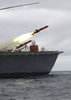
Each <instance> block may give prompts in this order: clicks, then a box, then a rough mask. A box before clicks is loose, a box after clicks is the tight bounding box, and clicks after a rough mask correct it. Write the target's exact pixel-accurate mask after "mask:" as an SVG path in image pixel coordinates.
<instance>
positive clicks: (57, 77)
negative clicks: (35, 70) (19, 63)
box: [0, 71, 71, 100]
mask: <svg viewBox="0 0 71 100" xmlns="http://www.w3.org/2000/svg"><path fill="white" fill-rule="evenodd" d="M0 100H71V71H52V72H51V73H50V74H49V75H43V76H34V77H24V78H17V79H16V78H15V79H10V78H9V79H4V78H3V79H1V78H0Z"/></svg>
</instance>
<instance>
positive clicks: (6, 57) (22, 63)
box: [0, 52, 61, 77]
mask: <svg viewBox="0 0 71 100" xmlns="http://www.w3.org/2000/svg"><path fill="white" fill-rule="evenodd" d="M60 53H61V52H25V53H23V52H13V53H12V52H10V53H9V52H5V53H4V52H1V53H0V77H23V76H29V75H42V74H49V73H50V71H51V69H52V68H53V65H54V63H55V61H56V59H57V57H58V54H60Z"/></svg>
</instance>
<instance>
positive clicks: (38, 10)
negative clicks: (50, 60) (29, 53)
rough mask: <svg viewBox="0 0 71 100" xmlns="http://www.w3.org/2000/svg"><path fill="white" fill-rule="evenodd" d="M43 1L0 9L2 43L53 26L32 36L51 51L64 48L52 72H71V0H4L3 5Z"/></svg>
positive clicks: (0, 3) (1, 1)
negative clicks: (46, 26)
mask: <svg viewBox="0 0 71 100" xmlns="http://www.w3.org/2000/svg"><path fill="white" fill-rule="evenodd" d="M33 2H39V4H35V5H29V6H24V7H20V8H13V9H9V10H0V43H1V44H2V45H3V42H5V43H6V42H7V41H10V40H11V39H14V38H15V37H17V36H19V35H22V34H25V33H28V32H32V31H35V29H39V28H41V27H43V26H45V25H48V26H49V27H48V28H46V29H44V30H42V31H41V32H39V33H37V34H35V35H34V36H33V37H31V38H30V39H31V40H35V41H36V44H37V45H39V50H40V49H41V47H42V46H44V47H45V49H46V50H48V51H64V53H63V54H60V55H59V56H58V58H57V61H56V63H55V65H54V67H53V69H52V71H71V0H29V1H27V0H0V8H3V7H7V6H13V5H19V4H27V3H33Z"/></svg>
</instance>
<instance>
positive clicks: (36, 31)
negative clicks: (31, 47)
mask: <svg viewBox="0 0 71 100" xmlns="http://www.w3.org/2000/svg"><path fill="white" fill-rule="evenodd" d="M47 27H48V26H47V25H46V26H44V27H42V28H40V29H36V30H35V31H34V32H33V33H32V34H31V35H34V34H36V33H38V32H40V31H41V30H43V29H45V28H47Z"/></svg>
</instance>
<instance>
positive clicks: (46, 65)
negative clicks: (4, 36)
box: [0, 26, 63, 78]
mask: <svg viewBox="0 0 71 100" xmlns="http://www.w3.org/2000/svg"><path fill="white" fill-rule="evenodd" d="M47 27H48V26H45V27H42V28H40V29H37V30H35V31H34V32H33V33H31V35H34V34H36V33H38V32H39V31H41V30H43V29H45V28H47ZM30 42H32V45H30V46H29V50H28V51H27V50H26V49H27V48H28V47H27V44H28V43H30ZM61 53H63V51H45V48H44V47H42V48H41V51H39V50H38V45H36V43H35V41H32V40H29V41H27V42H25V43H23V44H20V45H19V46H16V48H15V50H6V51H3V50H2V51H0V77H1V78H14V77H16V78H17V77H18V78H19V77H24V76H31V75H43V74H49V73H50V71H51V70H52V68H53V66H54V64H55V61H56V59H57V57H58V55H59V54H61Z"/></svg>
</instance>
